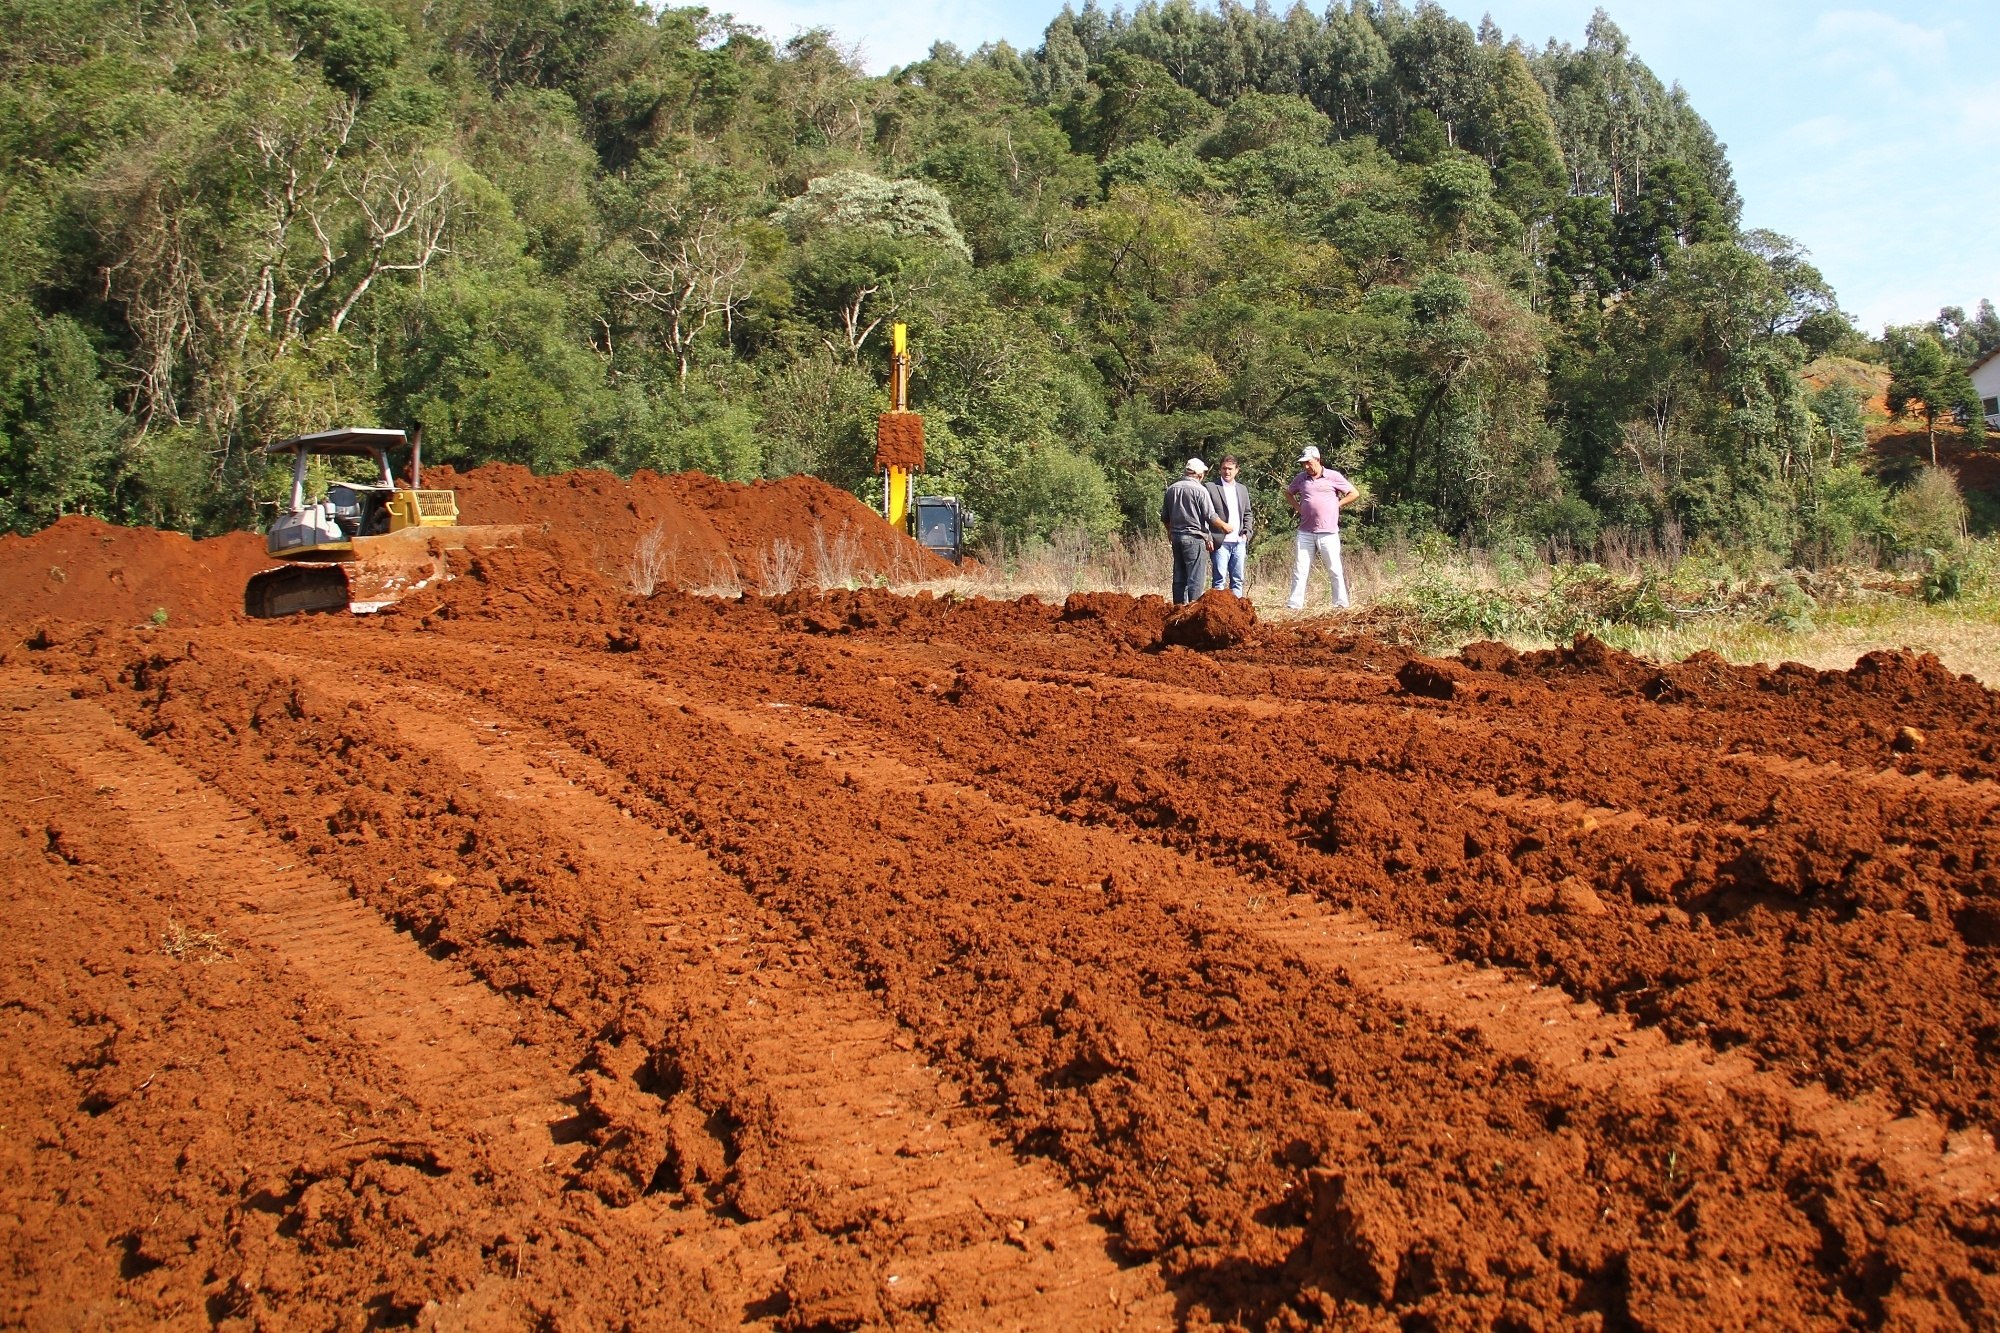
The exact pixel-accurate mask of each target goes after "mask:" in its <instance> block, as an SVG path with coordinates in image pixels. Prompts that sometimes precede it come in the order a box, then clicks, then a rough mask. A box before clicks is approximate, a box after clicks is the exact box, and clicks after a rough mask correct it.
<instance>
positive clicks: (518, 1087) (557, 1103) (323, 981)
mask: <svg viewBox="0 0 2000 1333" xmlns="http://www.w3.org/2000/svg"><path fill="white" fill-rule="evenodd" d="M0 708H5V709H6V711H5V712H0V719H5V725H6V729H7V731H8V732H10V733H11V734H12V736H13V737H14V738H15V739H16V740H17V741H18V742H20V743H24V744H26V745H30V746H32V747H34V749H35V750H36V751H38V752H39V753H40V754H41V755H42V756H43V757H44V758H45V759H47V760H48V761H49V762H51V763H54V764H57V765H59V766H61V767H62V768H64V769H66V770H68V771H69V772H71V773H73V774H75V775H76V777H77V778H78V779H79V780H80V781H82V782H83V783H84V784H86V786H88V787H89V788H91V789H92V790H94V791H95V792H96V793H97V795H98V797H99V798H100V799H102V800H103V801H104V802H105V803H106V804H107V805H109V806H110V807H111V808H112V809H114V810H116V811H117V812H118V813H119V814H120V815H121V816H122V817H123V818H124V819H125V820H126V821H127V823H129V824H130V826H131V828H132V830H133V832H134V834H135V835H137V836H138V837H139V838H140V839H141V840H142V841H143V842H144V843H145V844H146V845H147V846H149V847H151V848H153V849H154V850H156V851H157V852H158V853H159V855H160V856H161V857H162V858H163V859H164V860H165V861H166V862H167V864H168V865H170V866H171V867H173V869H174V870H175V871H176V872H177V873H179V874H180V875H182V876H184V877H185V878H186V879H187V880H188V881H189V882H191V883H197V884H204V885H210V886H214V888H215V889H217V890H219V891H220V892H221V893H222V894H223V895H225V899H226V901H228V902H230V903H231V904H232V905H233V906H234V907H235V908H236V910H237V915H235V916H234V917H233V918H230V920H229V924H230V927H231V930H232V932H233V933H234V934H237V935H240V936H241V937H242V938H244V939H246V940H249V941H251V942H253V943H255V944H257V945H259V946H260V947H262V948H264V949H267V950H269V951H270V952H272V953H273V954H276V955H277V956H279V957H280V958H282V959H283V960H284V962H285V965H286V966H287V967H289V968H292V969H293V970H295V971H296V972H298V973H299V974H300V975H302V976H303V977H305V978H306V979H307V980H309V981H310V982H311V983H312V984H313V986H314V987H315V989H316V990H317V991H318V992H319V993H320V994H322V995H324V996H325V997H326V998H327V1000H328V1001H329V1002H330V1003H332V1004H333V1005H335V1006H336V1007H337V1008H338V1009H340V1010H341V1011H342V1012H343V1013H345V1014H346V1015H347V1017H348V1020H349V1022H350V1023H351V1024H352V1025H353V1027H354V1029H355V1031H356V1032H357V1033H358V1034H360V1035H361V1036H363V1037H364V1038H365V1039H366V1040H367V1041H368V1042H369V1043H370V1044H371V1045H372V1046H373V1047H375V1049H377V1050H378V1051H380V1052H381V1053H382V1054H383V1055H384V1056H385V1057H386V1058H387V1059H388V1060H389V1061H390V1062H391V1063H392V1064H393V1065H394V1066H395V1067H396V1068H397V1069H398V1070H399V1071H401V1073H402V1075H403V1076H404V1078H405V1079H406V1080H407V1081H406V1083H405V1087H406V1088H407V1089H408V1090H409V1091H410V1093H411V1095H413V1096H415V1097H417V1098H418V1099H419V1100H420V1101H423V1102H425V1103H427V1104H431V1105H435V1106H439V1107H449V1108H450V1109H451V1110H452V1111H453V1112H454V1113H455V1114H456V1116H457V1118H459V1119H460V1120H461V1122H462V1123H465V1124H467V1125H470V1126H473V1127H475V1128H477V1129H478V1130H480V1131H481V1132H485V1133H489V1134H493V1135H496V1136H498V1137H500V1138H504V1139H506V1140H508V1141H509V1142H511V1143H512V1144H513V1145H514V1147H513V1151H514V1152H516V1153H519V1154H522V1155H523V1156H524V1157H525V1159H526V1160H527V1161H529V1162H531V1163H534V1164H537V1165H550V1164H556V1163H559V1162H560V1161H561V1160H562V1159H563V1158H564V1157H566V1156H569V1155H570V1154H569V1153H567V1152H566V1151H565V1150H564V1148H563V1146H562V1145H561V1144H559V1143H558V1142H557V1136H556V1134H554V1133H552V1132H551V1131H552V1128H553V1127H555V1126H558V1125H561V1124H562V1123H564V1122H566V1121H568V1120H569V1119H571V1118H572V1117H573V1116H574V1114H575V1112H574V1109H573V1107H571V1106H570V1105H569V1104H568V1103H567V1102H566V1101H565V1098H566V1097H568V1096H569V1095H571V1094H572V1093H573V1092H574V1084H573V1082H572V1081H571V1080H568V1079H566V1078H564V1077H563V1076H562V1075H561V1074H559V1073H558V1072H557V1071H554V1070H550V1069H546V1068H540V1067H537V1066H536V1065H535V1064H533V1063H531V1062H529V1061H525V1060H522V1059H520V1058H518V1057H517V1056H515V1055H513V1054H512V1051H513V1049H514V1029H515V1017H514V1015H513V1014H512V1013H511V1012H510V1011H509V1009H508V1007H507V1004H506V1002H505V1001H504V1000H502V999H501V998H500V997H499V996H497V995H494V994H493V993H492V992H491V991H490V990H488V989H487V988H486V987H484V986H483V985H481V984H480V983H479V982H478V981H477V980H475V979H473V978H471V977H468V976H466V975H464V974H463V973H462V972H460V971H459V970H458V969H456V968H454V967H452V966H451V965H450V964H448V963H443V962H439V961H438V960H436V959H433V958H431V957H430V956H428V955H427V954H425V953H424V951H423V950H422V949H421V948H419V947H417V946H416V945H415V944H414V942H413V941H411V940H410V939H409V937H408V936H406V935H403V934H401V933H399V932H398V931H397V930H396V929H395V928H394V927H392V926H391V925H389V924H388V923H387V922H385V921H383V920H382V919H381V918H380V917H379V916H377V915H376V914H375V913H374V912H372V911H370V910H369V909H368V908H366V907H365V906H363V905H362V904H361V903H359V902H357V901H356V900H355V898H354V897H353V896H352V894H351V893H350V892H349V891H348V890H347V889H346V888H345V887H343V886H341V885H339V884H337V883H335V882H333V881H332V880H330V879H328V878H327V877H326V876H324V875H322V874H320V873H319V872H318V871H316V870H315V869H314V868H313V867H312V866H311V865H309V864H300V858H299V857H298V855H297V854H296V853H295V852H292V851H290V850H289V849H287V848H286V846H285V845H284V844H283V843H281V842H278V841H277V840H276V839H273V838H272V837H270V836H269V835H268V834H267V833H266V832H265V831H264V829H263V826H262V825H261V824H260V823H258V821H257V820H256V818H255V817H254V816H253V815H252V814H251V813H250V812H249V811H246V810H244V809H242V808H240V807H238V806H236V805H235V804H234V803H232V802H230V801H229V800H228V799H227V798H226V797H224V796H223V795H222V794H221V793H220V792H218V791H216V790H215V789H214V788H213V787H211V786H210V785H209V784H208V783H206V782H204V781H203V780H202V779H200V778H199V777H197V776H196V775H195V774H193V773H191V772H189V771H188V770H187V769H185V768H183V767H181V766H180V765H179V764H176V763H174V762H173V761H172V760H170V759H168V758H166V757H165V756H164V755H162V754H161V753H160V752H159V751H158V750H156V749H154V748H153V747H151V746H149V745H147V744H146V743H145V742H144V741H143V740H141V739H140V738H139V737H138V736H136V735H134V734H133V733H132V732H131V731H130V729H128V728H127V727H125V726H124V725H123V724H122V723H120V722H119V721H118V720H117V719H116V718H114V717H112V716H111V715H110V714H109V713H106V712H105V711H104V710H103V709H102V708H100V707H98V706H96V705H95V704H93V703H91V702H89V701H88V700H82V699H72V698H69V697H67V696H66V695H65V694H64V693H62V692H60V691H58V690H57V689H55V688H53V687H50V686H48V685H46V684H41V685H28V686H26V687H24V686H23V685H22V684H21V683H19V682H18V681H17V680H10V681H9V682H8V684H7V686H6V687H4V692H3V693H0Z"/></svg>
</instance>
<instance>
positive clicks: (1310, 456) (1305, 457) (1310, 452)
mask: <svg viewBox="0 0 2000 1333" xmlns="http://www.w3.org/2000/svg"><path fill="white" fill-rule="evenodd" d="M1299 461H1300V462H1301V463H1304V462H1308V461H1310V462H1314V463H1317V462H1319V446H1318V445H1316V444H1309V445H1307V446H1306V451H1305V452H1304V453H1302V454H1300V455H1299Z"/></svg>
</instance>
